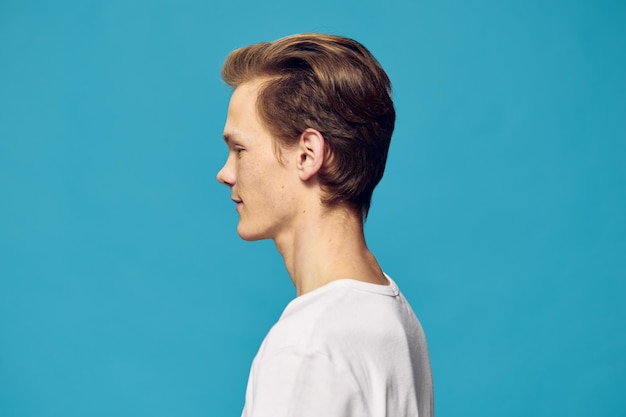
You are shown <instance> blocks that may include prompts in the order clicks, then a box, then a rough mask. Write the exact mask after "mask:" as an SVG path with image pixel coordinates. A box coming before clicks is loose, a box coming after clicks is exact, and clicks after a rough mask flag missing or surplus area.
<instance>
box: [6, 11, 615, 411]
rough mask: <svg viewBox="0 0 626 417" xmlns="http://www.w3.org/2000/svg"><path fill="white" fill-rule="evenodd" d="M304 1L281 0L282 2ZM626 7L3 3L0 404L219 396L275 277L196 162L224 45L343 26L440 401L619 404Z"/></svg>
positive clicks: (127, 406) (373, 221) (255, 335)
mask: <svg viewBox="0 0 626 417" xmlns="http://www.w3.org/2000/svg"><path fill="white" fill-rule="evenodd" d="M296 3H298V4H296ZM624 21H626V4H625V3H624V2H618V1H591V0H588V1H570V2H565V1H554V2H542V1H525V2H514V1H497V0H481V1H473V2H468V1H462V0H450V1H446V2H441V1H437V2H436V1H415V2H413V1H408V0H405V1H397V0H391V1H386V2H373V1H341V0H340V1H330V0H320V1H317V2H314V3H302V2H293V1H284V0H281V1H273V2H264V3H263V2H255V1H250V0H245V1H242V2H230V3H228V4H227V2H223V3H221V4H212V3H211V2H208V1H204V2H202V1H190V0H184V1H181V0H178V1H173V0H172V1H158V2H153V1H136V0H135V1H132V0H131V1H99V2H98V1H94V2H82V1H75V2H71V1H58V2H32V1H18V0H2V1H0V416H3V417H4V416H7V417H9V416H28V417H30V416H37V417H39V416H64V417H72V416H81V417H82V416H112V415H116V416H136V415H139V416H144V415H146V416H147V415H150V416H172V415H177V416H237V415H239V413H240V411H241V407H242V405H243V393H244V390H245V384H246V378H247V374H248V369H249V365H250V362H251V360H252V358H253V356H254V354H255V352H256V349H257V347H258V345H259V343H260V342H261V340H262V338H263V336H264V334H265V333H266V331H267V330H268V329H269V327H270V326H271V325H272V323H273V322H274V321H275V320H276V319H277V317H278V315H279V314H280V312H281V310H282V308H283V307H284V305H285V304H286V303H287V302H288V301H289V300H290V299H291V298H292V297H293V296H294V290H293V287H292V285H291V283H290V281H289V277H288V276H287V274H286V272H285V270H284V267H283V265H282V261H281V258H280V256H279V255H278V254H277V253H276V252H275V249H274V247H273V244H272V243H271V242H260V243H246V242H243V241H240V240H239V239H238V237H237V235H236V232H235V227H236V222H237V216H236V213H235V211H234V209H233V206H232V202H231V201H230V199H229V193H228V191H227V189H226V188H225V187H223V186H220V185H219V184H217V182H216V181H215V174H216V172H217V170H218V168H219V167H220V166H221V164H222V162H223V161H224V158H225V156H226V154H225V148H224V145H223V143H222V139H221V131H222V126H223V123H224V119H225V114H226V107H227V103H228V98H229V94H230V92H229V90H228V88H226V87H225V86H224V85H223V83H222V82H221V81H220V78H219V71H220V68H221V64H222V61H223V59H224V57H225V56H226V55H227V53H228V52H229V51H231V50H232V49H234V48H236V47H239V46H243V45H246V44H249V43H254V42H258V41H263V40H273V39H276V38H278V37H281V36H285V35H288V34H292V33H297V32H310V31H319V32H331V33H336V34H341V35H346V36H350V37H354V38H356V39H358V40H360V41H361V42H363V43H364V44H365V45H366V46H368V47H369V48H370V49H371V50H372V52H373V53H374V54H375V55H376V56H377V57H378V58H379V60H380V61H381V63H382V64H383V66H384V67H385V68H386V69H387V70H388V72H389V74H390V76H391V79H392V82H393V84H394V88H395V101H396V106H397V110H398V122H397V130H396V133H395V136H394V139H393V142H392V149H391V151H390V158H389V163H388V169H387V172H386V175H385V178H384V179H383V181H382V183H381V185H380V187H379V188H378V190H377V192H376V193H375V196H374V202H373V205H372V212H371V215H370V219H369V221H368V223H367V227H366V231H367V237H368V241H369V244H370V247H371V249H372V250H373V251H374V253H375V254H376V255H377V256H378V258H379V260H380V262H381V263H382V265H383V267H384V268H385V270H386V271H387V272H388V273H389V274H390V275H391V276H392V277H393V278H394V279H395V280H396V281H397V282H398V284H399V285H400V286H401V288H402V289H403V291H404V292H405V295H406V296H407V298H408V299H409V300H410V301H411V303H412V304H413V307H414V309H415V310H416V312H417V314H418V315H419V317H420V318H421V320H422V323H423V325H424V327H425V329H426V332H427V336H428V339H429V343H430V349H431V358H432V363H433V373H434V379H435V389H436V408H437V413H438V415H439V416H498V417H499V416H528V415H532V416H536V417H541V416H546V417H547V416H561V415H562V416H589V415H597V416H605V415H606V416H609V415H613V416H623V415H624V414H626V397H625V396H624V394H623V390H624V387H625V386H626V360H625V359H624V352H626V334H625V333H626V330H625V328H626V326H625V325H624V322H625V320H624V319H625V318H626V303H624V299H625V296H626V216H625V215H624V213H626V164H625V162H624V161H625V159H626V105H625V102H624V97H626V30H625V26H624Z"/></svg>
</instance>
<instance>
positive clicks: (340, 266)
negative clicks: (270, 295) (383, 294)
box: [274, 207, 388, 296]
mask: <svg viewBox="0 0 626 417" xmlns="http://www.w3.org/2000/svg"><path fill="white" fill-rule="evenodd" d="M301 217H302V218H301V219H300V220H301V221H299V222H297V226H296V227H293V228H292V230H291V231H288V232H285V233H283V234H282V235H281V236H279V237H276V238H275V239H274V242H275V244H276V247H277V249H278V251H279V252H280V254H281V255H282V257H283V260H284V262H285V266H286V267H287V271H288V272H289V275H290V276H291V280H292V281H293V283H294V285H295V287H296V293H297V295H298V296H300V295H303V294H306V293H307V292H310V291H313V290H314V289H316V288H319V287H321V286H322V285H324V284H327V283H329V282H331V281H334V280H337V279H342V278H350V279H355V280H358V281H364V282H370V283H374V284H381V285H386V284H387V283H388V281H387V279H386V278H385V277H384V275H383V273H382V270H381V268H380V266H379V265H378V262H377V261H376V258H374V255H372V253H371V252H370V251H369V249H368V248H367V245H366V243H365V237H364V234H363V224H362V222H361V218H360V216H359V215H358V214H356V213H354V212H353V211H350V210H348V209H345V208H323V207H320V208H319V210H317V211H308V212H305V213H303V214H302V216H301Z"/></svg>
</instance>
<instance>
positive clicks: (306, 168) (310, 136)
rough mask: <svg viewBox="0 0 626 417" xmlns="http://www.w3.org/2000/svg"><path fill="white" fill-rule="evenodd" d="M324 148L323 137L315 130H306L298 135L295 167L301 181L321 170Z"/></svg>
mask: <svg viewBox="0 0 626 417" xmlns="http://www.w3.org/2000/svg"><path fill="white" fill-rule="evenodd" d="M325 146H326V143H325V141H324V136H322V134H321V133H320V132H319V131H317V130H315V129H311V128H308V129H306V130H305V131H304V132H302V134H301V135H300V141H299V142H298V162H297V167H298V176H299V177H300V179H301V180H302V181H308V180H309V179H311V178H312V177H314V176H315V175H316V174H317V173H318V172H319V171H320V169H322V165H323V164H324V156H325V149H324V147H325Z"/></svg>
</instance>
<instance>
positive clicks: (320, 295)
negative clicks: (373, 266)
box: [263, 279, 421, 353]
mask: <svg viewBox="0 0 626 417" xmlns="http://www.w3.org/2000/svg"><path fill="white" fill-rule="evenodd" d="M320 290H321V291H314V292H312V293H309V294H306V295H304V296H301V297H298V298H297V299H295V300H293V301H292V302H291V303H290V304H289V305H288V306H287V308H286V309H285V311H284V313H283V315H282V316H281V318H280V320H279V321H278V322H277V323H276V324H275V325H274V327H273V328H272V329H271V330H270V332H269V334H268V336H267V338H266V340H265V342H264V345H265V346H264V347H263V350H264V351H266V352H267V353H270V352H277V351H280V350H282V349H285V348H289V349H296V350H298V351H312V350H315V351H321V352H331V351H334V350H337V351H340V352H344V353H347V352H350V353H357V351H358V350H359V349H368V350H371V349H376V348H377V347H379V348H381V349H384V347H385V346H386V345H389V344H395V343H399V342H402V341H406V340H407V336H410V335H411V334H414V335H416V336H419V333H420V332H421V326H419V322H418V321H417V318H416V317H415V315H414V314H413V311H412V310H411V308H410V306H409V305H408V304H407V302H406V300H405V299H404V297H403V296H402V295H401V294H400V293H399V291H398V289H397V287H396V286H395V284H393V282H392V285H390V286H381V285H373V284H365V283H362V282H358V281H354V280H349V279H346V280H338V281H333V282H332V283H330V284H327V285H326V286H325V287H322V288H320ZM409 338H411V337H409Z"/></svg>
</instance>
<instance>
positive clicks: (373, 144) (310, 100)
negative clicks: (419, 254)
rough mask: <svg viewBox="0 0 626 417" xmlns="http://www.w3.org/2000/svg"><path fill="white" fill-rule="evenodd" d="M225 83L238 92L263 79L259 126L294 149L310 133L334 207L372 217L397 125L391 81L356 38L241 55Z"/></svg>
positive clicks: (303, 40)
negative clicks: (318, 140)
mask: <svg viewBox="0 0 626 417" xmlns="http://www.w3.org/2000/svg"><path fill="white" fill-rule="evenodd" d="M222 78H223V79H224V81H225V82H226V83H227V84H229V85H230V86H231V87H233V88H237V87H238V86H239V85H241V84H244V83H247V82H251V81H255V80H259V79H263V78H265V80H264V81H263V82H262V83H261V85H260V87H259V92H258V97H257V103H256V106H257V112H258V114H259V117H260V119H261V122H262V123H263V124H264V126H265V127H266V128H267V129H268V131H269V132H270V133H271V134H272V135H273V136H274V138H275V139H276V140H277V142H278V144H279V145H281V146H284V147H290V146H292V145H294V144H295V143H297V141H298V139H299V137H300V135H301V133H302V132H304V130H306V129H307V128H313V129H315V130H318V131H319V132H320V133H321V134H322V135H323V137H324V140H325V142H326V145H327V146H326V149H327V153H326V161H325V163H324V165H323V166H322V169H321V170H320V172H319V174H318V179H319V181H320V184H321V187H322V190H323V192H324V196H323V198H322V202H323V203H324V204H328V205H336V204H347V205H348V206H350V207H352V208H353V209H355V210H357V211H358V212H360V214H361V216H362V219H363V220H364V219H365V218H366V217H367V214H368V211H369V208H370V204H371V198H372V193H373V191H374V188H375V187H376V185H377V184H378V183H379V182H380V180H381V178H382V176H383V172H384V170H385V164H386V160H387V153H388V150H389V143H390V141H391V135H392V133H393V128H394V123H395V110H394V107H393V101H392V99H391V82H390V81H389V77H388V76H387V74H386V73H385V71H384V70H383V69H382V67H381V66H380V64H379V63H378V61H377V60H376V59H375V58H374V57H373V55H372V54H371V53H370V52H369V51H368V50H367V49H366V48H365V47H364V46H363V45H361V44H360V43H359V42H357V41H354V40H352V39H348V38H344V37H340V36H333V35H324V34H301V35H293V36H288V37H285V38H282V39H279V40H277V41H274V42H262V43H258V44H254V45H250V46H247V47H244V48H240V49H237V50H235V51H233V52H231V53H230V55H229V56H228V57H227V58H226V61H225V63H224V67H223V69H222Z"/></svg>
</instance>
